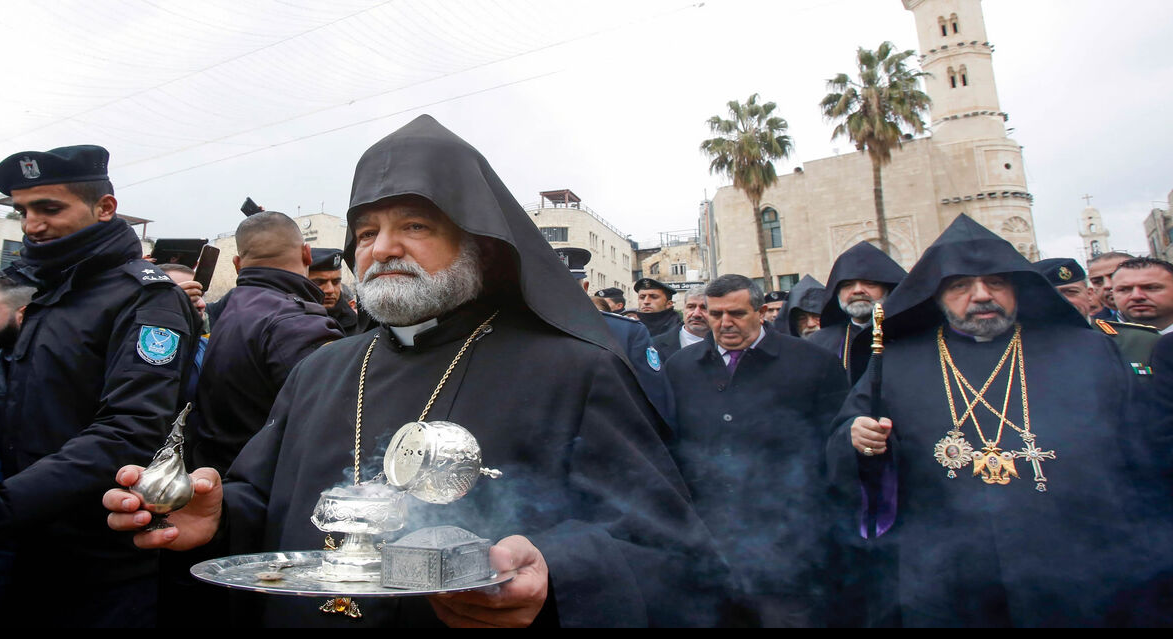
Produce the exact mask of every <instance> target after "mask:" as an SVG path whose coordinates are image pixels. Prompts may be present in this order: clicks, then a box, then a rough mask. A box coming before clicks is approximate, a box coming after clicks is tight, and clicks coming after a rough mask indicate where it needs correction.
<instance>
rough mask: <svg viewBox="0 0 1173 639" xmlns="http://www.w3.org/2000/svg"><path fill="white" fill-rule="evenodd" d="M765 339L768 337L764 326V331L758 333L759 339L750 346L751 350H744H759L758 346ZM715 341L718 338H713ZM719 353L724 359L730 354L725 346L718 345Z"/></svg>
mask: <svg viewBox="0 0 1173 639" xmlns="http://www.w3.org/2000/svg"><path fill="white" fill-rule="evenodd" d="M765 337H766V328H765V327H764V326H763V327H762V330H760V331H758V338H757V339H755V340H754V341H753V344H750V345H749V348H746V349H744V350H747V351H748V350H749V349H750V348H757V346H758V344H759V343H760V342H761V341H762V339H763V338H765ZM713 339H714V341H716V338H713ZM717 352H718V353H721V356H722V357H724V356H725V353H728V352H729V351H728V350H726V349H725V347H724V346H721V345H720V344H717Z"/></svg>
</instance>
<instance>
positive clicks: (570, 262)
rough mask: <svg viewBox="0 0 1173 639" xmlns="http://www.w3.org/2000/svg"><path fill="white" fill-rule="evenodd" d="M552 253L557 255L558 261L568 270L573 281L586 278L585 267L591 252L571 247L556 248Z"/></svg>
mask: <svg viewBox="0 0 1173 639" xmlns="http://www.w3.org/2000/svg"><path fill="white" fill-rule="evenodd" d="M554 252H555V253H557V254H558V259H560V260H562V263H563V264H565V265H566V268H568V269H570V274H571V275H573V276H574V279H576V280H581V279H582V278H584V277H586V276H587V274H586V265H587V262H590V261H591V252H590V251H588V250H586V249H581V248H575V247H573V246H568V247H563V248H556V249H554Z"/></svg>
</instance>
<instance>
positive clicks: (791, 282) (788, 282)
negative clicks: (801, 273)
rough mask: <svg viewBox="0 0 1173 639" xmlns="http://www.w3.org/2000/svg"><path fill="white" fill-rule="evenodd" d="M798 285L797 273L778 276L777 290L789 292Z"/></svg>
mask: <svg viewBox="0 0 1173 639" xmlns="http://www.w3.org/2000/svg"><path fill="white" fill-rule="evenodd" d="M797 285H798V273H790V274H788V275H779V276H778V290H779V291H789V290H790V289H792V288H794V287H795V286H797Z"/></svg>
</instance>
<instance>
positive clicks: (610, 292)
mask: <svg viewBox="0 0 1173 639" xmlns="http://www.w3.org/2000/svg"><path fill="white" fill-rule="evenodd" d="M595 297H623V291H621V290H619V289H617V288H605V289H603V290H601V291H595Z"/></svg>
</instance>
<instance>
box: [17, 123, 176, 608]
mask: <svg viewBox="0 0 1173 639" xmlns="http://www.w3.org/2000/svg"><path fill="white" fill-rule="evenodd" d="M108 160H109V153H108V152H107V151H106V149H103V148H101V147H98V146H72V147H63V148H58V149H53V150H51V151H48V152H36V151H27V152H23V153H17V154H15V155H12V156H10V157H8V158H7V159H5V160H4V161H3V162H0V192H3V193H5V194H10V195H12V198H13V205H14V207H15V209H16V211H17V212H18V213H19V214H20V217H21V226H22V228H23V230H24V245H23V247H22V248H21V251H20V259H19V260H18V261H17V262H16V263H15V264H13V265H12V266H11V267H9V268H8V269H7V270H6V271H5V275H6V276H8V277H10V278H12V279H14V280H16V281H17V282H19V283H21V284H25V285H28V286H32V287H35V288H36V294H35V296H34V297H33V299H32V301H31V302H30V303H29V304H28V306H27V308H26V309H25V312H24V321H23V324H22V326H21V329H20V333H19V337H18V338H17V341H16V344H15V346H14V347H13V351H12V362H11V369H10V371H9V378H8V382H9V384H8V393H7V395H6V397H5V399H4V406H3V423H2V425H0V455H2V458H0V464H2V466H3V468H4V481H3V484H0V539H2V540H5V541H10V542H11V543H13V545H14V547H15V552H16V555H15V560H14V565H13V567H12V573H11V575H10V576H11V578H12V579H11V581H12V584H13V585H14V586H19V587H20V592H19V593H15V594H12V593H10V594H9V595H8V596H6V597H3V598H0V610H2V611H3V612H4V613H7V614H6V618H7V619H9V620H11V621H10V623H13V622H15V620H16V619H19V618H24V619H27V620H29V621H31V620H32V618H33V617H35V619H36V623H37V624H38V625H58V624H61V625H71V626H132V625H139V624H145V625H153V623H154V612H155V603H156V591H157V585H156V573H157V569H158V555H157V554H155V553H150V552H143V551H141V550H138V549H136V548H134V545H133V544H132V543H131V542H130V540H128V539H126V538H125V537H124V536H121V535H117V534H110V533H111V532H112V531H109V530H108V529H107V527H106V516H105V513H104V512H103V510H102V509H100V508H95V507H94V506H93V505H94V504H95V503H96V502H97V501H100V497H101V495H102V494H103V493H104V492H105V491H106V489H107V488H109V485H110V478H111V477H112V476H113V473H114V472H116V471H117V470H118V469H119V468H120V467H121V466H123V465H124V464H127V463H139V464H144V465H145V464H146V463H148V462H149V461H150V460H151V457H152V455H153V454H154V452H155V451H156V450H157V449H158V448H159V447H160V446H161V445H162V444H163V440H164V438H165V437H166V435H167V431H168V429H169V427H170V423H171V422H172V420H173V419H174V418H175V416H176V413H177V411H178V410H179V409H180V408H181V407H180V406H179V405H178V403H179V401H180V393H181V391H182V389H183V382H184V377H185V375H186V374H187V372H188V371H189V370H190V363H191V360H190V358H191V355H192V348H193V345H194V344H195V340H194V337H193V336H194V335H195V334H196V318H195V314H194V311H193V309H192V305H191V302H190V301H189V300H188V297H187V295H185V294H184V293H183V292H182V291H181V290H180V289H179V288H178V287H177V286H176V285H175V283H174V282H173V281H172V280H171V278H169V277H167V275H166V274H165V273H163V272H162V271H160V270H159V269H157V268H156V267H155V266H154V265H153V264H151V263H150V262H147V261H145V260H143V259H142V248H141V245H140V243H139V238H138V236H137V235H135V233H134V231H133V230H131V228H130V226H129V225H128V224H127V223H126V221H124V220H122V219H121V218H119V217H118V216H117V206H118V203H117V201H116V200H115V199H114V194H113V187H112V186H111V184H110V181H109V177H108V175H107V169H106V167H107V163H108ZM63 584H68V587H67V588H65V589H64V590H65V591H64V592H62V586H63ZM18 595H19V596H18ZM30 597H31V598H44V599H43V600H42V601H41V603H39V604H30V601H29V599H30ZM42 604H43V605H44V606H45V608H41V606H42ZM58 606H60V608H58ZM17 615H19V617H18V616H17Z"/></svg>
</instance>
